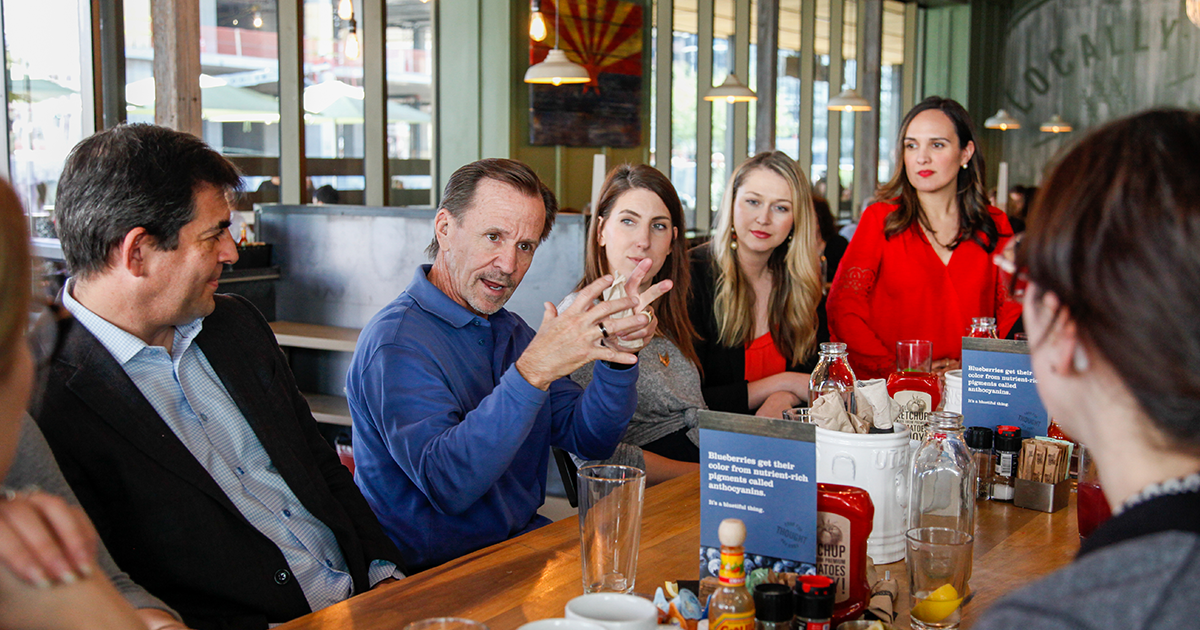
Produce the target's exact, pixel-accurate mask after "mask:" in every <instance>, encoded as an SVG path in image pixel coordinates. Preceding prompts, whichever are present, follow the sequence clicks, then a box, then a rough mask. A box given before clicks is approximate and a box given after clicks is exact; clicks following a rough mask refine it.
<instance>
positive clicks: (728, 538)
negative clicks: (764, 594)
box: [708, 518, 754, 630]
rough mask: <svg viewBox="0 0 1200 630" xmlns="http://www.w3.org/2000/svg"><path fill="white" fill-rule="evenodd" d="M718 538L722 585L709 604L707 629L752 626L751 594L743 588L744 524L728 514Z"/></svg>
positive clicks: (749, 628)
mask: <svg viewBox="0 0 1200 630" xmlns="http://www.w3.org/2000/svg"><path fill="white" fill-rule="evenodd" d="M717 538H719V539H720V540H721V570H720V574H719V578H720V581H721V585H720V586H718V587H717V590H716V591H714V592H713V594H712V599H711V600H709V604H708V628H709V630H754V597H753V596H751V595H750V591H749V590H747V589H746V567H745V564H744V561H745V558H746V550H745V548H744V547H743V546H742V545H743V544H744V543H745V542H746V524H745V523H743V522H742V521H741V520H740V519H736V518H727V519H725V520H723V521H721V526H720V528H719V529H718V530H717Z"/></svg>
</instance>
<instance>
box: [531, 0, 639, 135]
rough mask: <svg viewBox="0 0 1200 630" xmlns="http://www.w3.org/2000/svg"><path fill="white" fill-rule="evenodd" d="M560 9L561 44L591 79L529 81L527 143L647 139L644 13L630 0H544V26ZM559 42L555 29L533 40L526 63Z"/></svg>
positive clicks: (637, 3)
mask: <svg viewBox="0 0 1200 630" xmlns="http://www.w3.org/2000/svg"><path fill="white" fill-rule="evenodd" d="M560 8H561V10H562V15H560V16H557V17H558V18H559V26H558V29H559V30H558V47H559V48H560V49H562V51H563V52H565V53H566V55H567V58H568V59H570V60H571V61H574V62H575V63H577V64H580V65H582V66H583V67H585V68H587V71H588V74H589V75H591V79H592V80H591V81H589V82H587V83H579V84H575V85H560V86H553V85H530V86H529V102H530V107H529V142H530V144H534V145H556V144H561V145H567V146H575V147H636V146H638V145H640V144H641V143H642V117H641V107H642V46H643V42H642V39H643V37H644V34H643V32H642V20H643V18H642V15H643V9H642V5H641V4H640V3H639V2H630V1H627V0H542V2H541V9H542V13H543V14H544V15H545V16H546V23H547V24H554V20H555V17H556V16H555V13H556V12H557V11H559V9H560ZM553 47H554V33H550V35H549V36H548V37H546V39H545V40H543V41H541V42H534V41H531V42H530V47H529V63H530V65H532V64H535V63H538V62H540V61H542V60H543V59H545V58H546V53H547V52H549V51H550V49H551V48H553Z"/></svg>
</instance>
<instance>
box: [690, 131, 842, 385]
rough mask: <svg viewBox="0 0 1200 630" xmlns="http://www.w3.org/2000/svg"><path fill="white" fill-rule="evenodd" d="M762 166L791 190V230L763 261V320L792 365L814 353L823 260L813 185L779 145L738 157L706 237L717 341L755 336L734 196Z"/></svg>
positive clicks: (735, 343) (728, 342) (736, 342)
mask: <svg viewBox="0 0 1200 630" xmlns="http://www.w3.org/2000/svg"><path fill="white" fill-rule="evenodd" d="M760 168H762V169H767V170H768V171H770V172H772V173H775V174H776V175H779V176H780V177H782V178H783V179H784V181H786V182H787V183H788V188H789V189H791V191H792V233H791V235H790V236H789V237H788V240H787V241H785V242H784V243H783V244H782V245H781V246H779V247H776V248H775V251H773V252H771V257H770V259H769V260H768V262H767V267H768V269H770V271H771V277H772V284H771V295H770V296H769V297H768V300H769V304H768V308H767V326H768V330H770V331H771V335H772V337H773V339H774V341H775V347H776V349H778V350H779V353H780V354H781V355H783V358H784V359H785V360H786V361H787V363H788V365H789V366H795V365H799V364H801V363H803V362H804V361H805V360H807V359H808V358H809V357H810V356H812V353H813V350H814V349H815V347H816V339H817V325H818V323H817V305H818V304H819V303H820V301H821V288H822V287H821V282H822V279H821V264H820V261H819V259H818V253H817V217H816V212H815V210H814V209H813V200H812V198H813V195H812V186H811V185H810V184H809V183H808V177H806V176H805V175H804V173H803V172H802V171H801V170H800V167H799V166H798V165H797V164H796V162H795V161H793V160H792V159H791V158H790V157H788V156H787V155H786V154H785V153H782V152H780V151H772V152H769V153H759V154H758V155H755V156H754V157H752V158H750V159H748V160H746V161H745V162H742V164H741V166H739V167H738V168H737V170H735V171H734V172H733V175H732V176H731V177H730V178H729V185H728V186H727V187H726V188H725V195H724V197H722V198H721V209H720V212H719V213H718V215H717V227H716V234H714V235H713V237H712V240H711V241H709V247H710V248H711V251H712V263H713V271H714V272H715V273H714V274H713V275H714V277H715V278H716V290H715V294H716V299H715V301H714V305H713V312H714V313H715V315H716V319H717V333H718V337H719V338H718V342H719V343H720V344H721V345H723V346H738V345H744V344H746V343H749V342H750V341H753V340H754V339H753V335H754V303H755V300H756V299H757V297H756V296H755V295H754V288H753V287H752V286H751V284H750V281H749V279H748V278H747V277H746V274H745V272H743V271H742V268H741V266H739V265H738V258H737V257H738V252H737V250H734V249H732V248H731V245H732V244H733V242H734V236H733V205H734V200H735V199H736V198H737V193H738V190H739V189H740V188H741V187H742V184H743V183H744V182H745V180H746V177H747V176H748V175H749V174H750V173H751V172H752V171H754V170H755V169H760Z"/></svg>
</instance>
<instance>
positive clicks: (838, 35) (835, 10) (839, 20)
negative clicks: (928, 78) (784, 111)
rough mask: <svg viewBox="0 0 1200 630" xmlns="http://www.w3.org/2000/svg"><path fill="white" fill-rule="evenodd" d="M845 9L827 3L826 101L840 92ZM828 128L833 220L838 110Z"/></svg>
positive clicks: (836, 212) (837, 191) (838, 188)
mask: <svg viewBox="0 0 1200 630" xmlns="http://www.w3.org/2000/svg"><path fill="white" fill-rule="evenodd" d="M845 21H846V6H845V2H844V0H830V1H829V98H831V99H832V98H833V97H835V96H837V95H838V93H839V92H841V91H842V84H843V83H845V81H843V80H842V74H843V70H844V69H845V60H844V59H843V58H842V35H843V33H842V30H843V29H844V27H845ZM828 115H829V126H828V127H827V131H828V136H827V137H828V139H829V142H828V143H827V144H826V148H827V156H826V157H827V159H826V161H825V169H826V170H825V196H826V198H827V199H828V200H829V208H830V209H831V210H833V216H834V218H835V219H837V218H841V215H840V212H841V199H842V180H841V178H840V176H839V171H838V167H839V166H840V165H841V159H842V113H841V111H839V110H834V109H831V110H828Z"/></svg>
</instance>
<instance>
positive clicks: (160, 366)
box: [37, 125, 402, 630]
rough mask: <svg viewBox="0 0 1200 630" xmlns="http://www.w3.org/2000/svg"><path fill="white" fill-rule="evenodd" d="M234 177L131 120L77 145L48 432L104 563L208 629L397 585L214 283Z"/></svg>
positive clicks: (194, 144)
mask: <svg viewBox="0 0 1200 630" xmlns="http://www.w3.org/2000/svg"><path fill="white" fill-rule="evenodd" d="M239 184H240V175H239V174H238V172H237V169H236V168H235V167H234V166H233V165H232V164H231V163H229V161H228V160H226V159H225V158H223V157H221V156H220V155H219V154H217V153H216V152H215V151H213V150H212V149H211V148H209V147H208V146H207V145H205V144H204V143H203V142H202V141H200V139H198V138H196V137H195V136H191V135H188V134H185V133H181V132H178V131H174V130H171V129H166V128H163V127H156V126H153V125H122V126H118V127H115V128H112V129H109V130H106V131H103V132H100V133H98V134H96V135H94V136H92V137H90V138H88V139H86V140H84V141H83V142H81V143H80V144H79V145H78V146H77V147H75V149H74V150H73V151H72V153H71V155H70V156H69V157H68V159H67V163H66V167H65V168H64V170H63V175H62V178H61V180H60V181H59V187H58V202H57V207H56V209H55V212H56V218H57V229H58V234H59V237H60V238H61V240H62V245H63V253H64V254H65V256H66V259H67V264H68V265H69V266H70V268H71V271H72V274H73V277H72V278H71V280H70V281H69V282H68V284H67V287H66V289H65V290H64V291H63V294H62V300H63V304H64V305H65V306H66V308H67V309H68V310H70V311H71V313H72V314H73V315H74V316H75V322H74V324H73V325H72V326H71V328H70V330H69V331H68V332H67V335H66V337H65V340H64V341H63V346H62V350H61V352H60V353H59V355H58V358H57V359H56V360H55V361H54V362H53V364H52V365H51V366H50V368H49V370H50V371H49V374H48V380H47V385H46V392H45V394H44V396H43V397H42V406H41V409H40V411H39V413H38V417H37V420H38V424H39V425H40V426H41V428H42V431H43V432H44V433H45V436H46V439H47V441H48V442H49V443H50V446H51V448H52V450H53V451H54V455H55V457H56V458H57V459H58V462H59V465H60V466H61V467H62V471H63V475H64V476H65V477H66V479H67V481H68V482H69V483H70V484H71V487H72V489H74V491H75V493H76V495H77V496H78V498H79V502H80V503H81V504H82V505H83V506H84V508H85V509H86V510H87V512H88V514H89V516H91V518H92V521H93V522H94V523H95V524H96V529H97V531H98V532H99V533H100V535H101V537H102V538H103V540H104V542H105V544H106V546H107V547H108V549H109V550H110V551H111V553H112V556H113V558H114V559H116V560H117V562H118V564H120V566H122V568H124V569H125V570H126V571H128V572H129V574H130V576H131V577H133V578H134V579H135V580H136V581H137V582H138V583H139V584H141V585H143V586H145V587H146V588H147V590H149V591H150V592H152V593H154V594H155V595H157V596H158V597H160V598H162V599H163V600H164V601H166V602H167V603H168V604H169V605H171V606H172V607H173V608H175V609H176V610H177V611H179V613H180V614H181V615H182V616H183V619H184V621H185V622H186V623H187V624H188V625H189V626H191V627H193V628H198V629H204V628H214V629H215V628H244V629H247V630H265V628H267V627H268V626H269V625H270V624H272V623H281V622H284V621H288V620H290V619H292V618H295V617H297V616H300V615H303V614H305V613H307V612H309V611H312V610H318V609H320V608H323V607H325V606H328V605H330V604H332V603H335V602H338V601H341V600H343V599H346V598H347V597H349V596H351V595H353V594H355V593H360V592H363V591H366V590H368V589H370V588H371V587H373V586H374V585H376V584H378V583H380V582H382V581H384V580H390V579H392V578H395V577H402V574H401V573H399V572H398V569H397V565H398V564H399V563H400V562H401V560H400V558H401V556H400V554H399V551H398V550H397V549H396V547H395V546H394V545H393V544H392V543H391V541H390V540H389V539H388V537H387V536H386V534H384V532H383V530H382V528H381V527H380V526H379V522H378V520H377V519H376V518H375V517H374V515H373V514H372V512H371V510H370V508H369V507H368V506H367V504H366V502H365V501H364V500H363V497H362V495H361V493H359V491H358V489H357V488H356V487H355V485H354V481H353V479H352V477H351V475H350V473H349V471H348V470H346V468H345V467H344V466H342V465H341V464H340V463H339V461H338V458H337V455H336V454H335V452H334V451H333V449H332V447H331V446H330V445H329V444H328V443H327V442H326V441H325V440H324V438H322V436H321V434H320V432H319V431H318V429H317V426H316V422H315V421H314V420H313V417H312V413H311V412H310V411H309V409H308V405H307V403H306V402H305V401H304V398H303V396H301V395H300V393H299V391H298V390H297V389H296V385H295V382H294V381H293V379H292V373H291V370H290V369H289V368H288V366H287V363H286V362H285V360H284V357H283V353H282V352H280V350H279V346H278V345H277V344H276V342H275V338H274V335H273V334H272V333H271V329H270V327H269V326H268V325H267V322H266V320H264V319H263V317H262V315H261V314H259V312H258V311H257V310H256V309H255V308H254V307H253V306H251V305H250V303H249V302H247V301H246V300H244V299H242V298H239V297H236V296H225V295H214V293H215V292H216V290H217V285H218V280H219V279H220V276H221V272H222V269H223V268H224V265H225V264H228V263H233V262H234V261H236V260H237V257H238V254H237V248H236V246H235V245H234V242H233V238H232V236H231V235H230V233H229V225H230V216H231V212H230V206H229V201H228V195H229V193H231V192H232V191H233V190H236V188H237V187H238V185H239Z"/></svg>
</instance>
